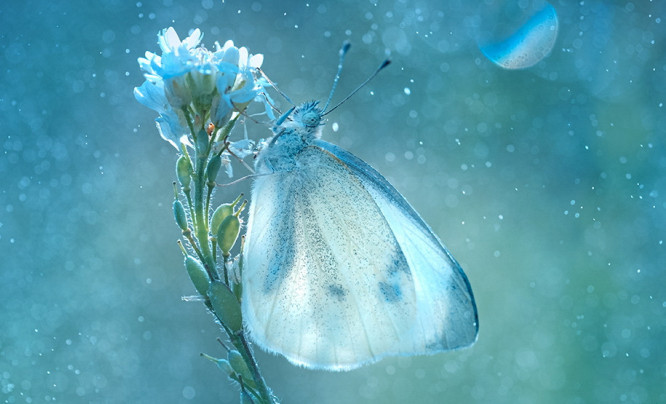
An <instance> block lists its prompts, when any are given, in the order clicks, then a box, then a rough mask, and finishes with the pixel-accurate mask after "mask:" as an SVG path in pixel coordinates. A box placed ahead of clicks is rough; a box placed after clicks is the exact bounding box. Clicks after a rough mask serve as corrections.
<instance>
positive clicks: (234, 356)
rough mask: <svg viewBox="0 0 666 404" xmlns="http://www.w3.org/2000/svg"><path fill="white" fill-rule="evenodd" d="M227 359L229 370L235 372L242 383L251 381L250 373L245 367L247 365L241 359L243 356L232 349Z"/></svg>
mask: <svg viewBox="0 0 666 404" xmlns="http://www.w3.org/2000/svg"><path fill="white" fill-rule="evenodd" d="M228 359H229V364H230V365H231V368H232V369H233V370H234V371H235V372H236V374H238V375H240V376H242V377H243V381H244V382H245V383H247V382H251V381H252V373H250V368H248V367H247V363H245V359H243V355H241V354H240V352H238V351H236V350H233V349H232V350H231V351H229V356H228Z"/></svg>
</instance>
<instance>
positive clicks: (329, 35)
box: [0, 0, 666, 404]
mask: <svg viewBox="0 0 666 404" xmlns="http://www.w3.org/2000/svg"><path fill="white" fill-rule="evenodd" d="M472 3H474V5H473V6H471V5H469V4H472ZM498 4H499V3H498V2H492V1H486V2H482V3H478V4H477V3H476V2H464V1H450V2H444V1H437V2H435V1H430V0H428V1H426V0H421V1H411V0H395V1H374V2H373V1H365V0H362V1H356V0H344V1H333V0H325V1H316V0H313V1H310V2H308V1H305V0H303V1H283V2H272V1H258V0H257V1H240V0H238V1H236V0H232V1H225V2H224V3H222V2H220V1H212V0H203V1H201V2H188V1H183V0H163V1H152V0H146V1H141V2H139V3H137V2H122V1H119V0H115V1H113V0H109V1H89V2H88V1H78V2H74V1H73V2H50V1H26V2H6V4H4V3H3V5H2V6H0V39H1V41H0V139H1V153H0V268H1V271H0V297H1V298H2V309H1V310H0V399H1V400H2V402H6V403H41V402H52V401H57V402H61V403H78V402H81V403H84V402H85V403H106V402H109V403H117V402H137V403H154V402H172V403H177V402H180V403H187V402H206V403H207V402H211V403H212V402H216V403H235V402H238V394H237V390H236V388H234V387H232V386H231V385H230V384H229V383H228V382H227V381H226V380H225V377H224V375H223V374H222V372H221V371H220V370H218V369H217V368H216V367H215V366H214V365H213V364H212V363H210V362H208V361H206V360H204V359H201V358H200V357H199V353H200V352H206V353H209V354H211V355H219V356H221V355H222V350H221V349H220V347H219V345H218V344H217V342H216V341H215V339H216V338H217V337H218V336H220V335H221V334H220V332H219V331H218V329H217V327H216V326H215V324H214V323H213V320H212V317H211V316H210V315H209V314H207V313H206V312H205V310H204V308H203V306H202V305H201V304H199V303H188V302H183V301H182V300H181V296H188V295H192V294H194V289H193V287H192V286H191V284H190V282H189V280H188V278H187V275H186V273H185V271H184V270H183V267H182V257H181V254H180V252H179V250H178V248H177V246H176V243H175V240H176V239H177V238H178V237H179V231H178V228H177V227H176V226H175V224H174V223H173V219H172V214H171V201H172V197H173V193H172V186H171V182H172V181H173V180H174V179H175V175H174V169H173V168H174V163H175V160H176V155H175V153H174V152H175V150H174V149H173V148H172V147H171V146H170V145H169V144H167V143H166V142H164V141H162V140H161V139H160V138H159V136H158V134H157V131H156V129H155V127H154V124H153V119H154V118H155V114H154V113H153V111H150V110H149V109H147V108H145V107H143V106H142V105H140V104H138V103H137V102H136V101H135V100H134V97H133V95H132V89H133V87H135V86H138V85H140V84H141V83H142V81H143V78H142V76H141V73H140V71H139V68H138V65H137V63H136V59H137V57H139V56H141V55H142V54H143V52H145V51H146V50H150V51H157V50H158V47H157V44H156V33H157V32H158V31H159V30H160V29H162V28H165V27H168V26H174V27H175V28H176V29H177V31H178V32H179V33H181V37H182V36H184V34H185V33H186V32H187V31H188V30H189V29H192V28H195V27H199V28H201V30H202V31H203V32H204V43H205V44H207V45H208V46H209V47H211V48H212V45H213V43H214V41H215V40H219V41H221V42H224V41H225V40H226V39H233V40H234V41H235V42H236V44H237V45H244V46H247V47H249V48H250V50H251V51H252V52H254V53H263V54H264V55H265V62H264V65H263V69H264V71H265V72H266V73H267V74H268V75H269V76H270V77H271V78H272V79H273V80H274V81H275V82H277V83H278V85H279V87H280V88H281V89H282V90H283V91H284V92H285V93H287V94H288V95H289V96H290V97H291V98H292V99H293V100H294V101H295V102H302V101H305V100H309V99H312V98H315V99H325V98H326V96H327V94H328V91H329V89H330V85H331V82H332V78H333V75H334V71H335V67H336V65H337V51H338V49H339V47H340V44H341V43H342V42H343V40H350V41H351V42H352V44H353V46H352V48H351V51H350V53H349V54H348V57H347V65H346V68H345V71H344V72H343V77H342V80H341V82H340V86H339V89H338V93H337V97H336V99H341V98H342V97H343V96H344V95H346V94H347V93H349V91H351V89H353V88H354V87H355V86H356V85H357V84H358V83H359V82H361V81H362V80H363V79H364V78H365V77H367V76H368V75H369V74H370V73H371V72H372V71H373V70H374V69H375V68H376V66H378V65H379V63H380V62H381V61H382V60H383V59H384V58H385V57H386V56H387V55H390V57H391V59H392V60H393V64H392V65H391V67H389V68H388V69H386V70H385V71H383V72H382V73H381V74H380V75H379V76H378V77H377V78H376V79H375V80H374V81H373V82H372V83H371V84H370V85H369V86H367V87H366V88H365V89H363V90H362V91H361V92H360V93H358V94H357V95H355V96H354V97H353V98H352V99H351V100H349V101H347V102H346V103H345V104H344V105H343V106H342V107H340V108H339V109H338V110H336V111H335V112H333V113H332V114H331V115H329V116H328V118H329V122H328V125H327V127H326V128H325V129H324V138H325V139H326V140H329V141H331V142H334V143H336V144H339V145H341V146H343V147H345V148H347V149H348V150H350V151H352V152H353V153H354V154H356V155H357V156H359V157H361V158H363V159H364V160H365V161H367V162H368V163H370V164H371V165H373V166H374V167H375V168H377V169H378V170H379V171H380V172H382V173H383V174H384V175H385V176H386V177H387V178H388V179H389V180H390V181H391V182H392V183H393V184H394V185H395V186H396V188H397V189H398V190H399V191H400V192H402V193H403V194H404V195H405V197H406V198H407V199H408V200H409V201H410V202H411V203H412V204H413V205H414V207H415V208H416V209H417V211H419V212H420V213H421V215H422V216H423V217H424V219H425V220H426V221H427V222H428V223H429V224H430V225H431V226H432V228H433V229H434V230H435V232H436V233H437V234H438V235H439V236H440V238H441V239H442V240H443V241H444V243H445V244H446V245H447V246H448V248H449V249H450V250H451V251H452V253H453V254H454V256H455V257H456V258H457V259H458V260H459V261H460V263H461V264H462V266H463V268H464V269H465V271H466V273H467V275H468V276H469V279H470V281H471V284H472V286H473V289H474V293H475V295H476V298H477V304H478V308H479V316H480V334H479V340H478V342H477V343H476V344H475V345H474V346H473V347H471V348H469V349H465V350H461V351H457V352H452V353H445V354H439V355H434V356H430V357H404V358H392V359H386V360H383V361H381V362H379V363H377V364H375V365H372V366H367V367H363V368H361V369H359V370H356V371H352V372H347V373H327V372H322V371H309V370H304V369H301V368H298V367H294V366H292V365H290V364H289V363H288V362H287V361H286V360H284V359H282V358H280V357H276V356H272V355H269V354H265V353H263V352H258V360H259V362H260V365H261V366H262V369H263V371H264V373H265V377H266V379H267V381H268V383H269V385H270V386H271V387H272V388H273V389H274V391H275V392H276V394H277V395H278V396H279V397H280V398H281V399H282V401H283V402H285V403H305V402H308V403H404V402H414V403H417V402H418V403H439V402H446V403H537V402H538V403H572V404H578V403H601V402H604V403H605V402H618V403H619V402H628V403H660V402H662V403H663V402H666V392H665V390H664V387H663V386H664V385H666V344H665V343H664V341H666V331H665V330H666V292H665V291H664V286H665V284H666V275H665V273H664V266H665V265H666V246H665V245H664V238H665V237H666V234H665V231H664V230H665V227H666V200H665V199H664V197H665V196H666V179H665V176H664V175H665V174H666V144H665V140H664V136H665V135H666V130H665V129H664V127H665V126H666V119H665V114H664V111H665V109H666V107H664V105H663V103H664V102H666V97H665V91H666V85H665V84H666V46H665V43H666V42H665V41H666V32H665V28H666V8H665V7H664V6H663V4H662V3H661V2H658V1H655V2H626V1H606V2H603V1H589V0H586V1H585V2H569V1H554V2H553V3H552V5H553V6H554V7H555V9H556V11H557V13H558V16H559V18H560V32H559V36H558V39H557V42H556V44H555V48H554V50H553V52H552V53H551V54H550V56H548V57H547V58H545V59H544V60H543V61H542V62H540V63H539V64H537V65H536V66H534V67H532V68H530V69H527V70H518V71H507V70H502V69H501V68H499V67H497V66H496V65H494V64H493V63H492V62H491V61H489V60H487V59H485V58H484V56H483V54H482V53H481V52H480V51H479V49H478V46H477V43H476V40H477V39H478V38H479V37H484V38H485V37H486V36H487V35H488V32H489V31H491V32H493V31H495V30H497V27H498V26H499V27H500V28H501V27H502V24H503V23H504V18H505V17H506V16H503V15H502V13H501V12H495V11H493V12H488V10H496V8H497V7H498ZM500 6H501V5H500ZM507 21H508V20H507ZM405 88H409V91H408V92H409V93H410V94H409V95H408V94H406V92H405V90H404V89H405ZM275 99H276V100H280V97H279V96H277V95H275ZM280 102H281V105H282V107H283V109H286V105H287V104H286V103H285V102H284V101H282V100H280ZM258 119H259V120H260V121H262V122H260V123H252V122H248V124H247V130H248V133H249V134H250V136H251V137H253V138H255V139H256V138H259V137H266V136H268V135H269V131H268V125H267V124H266V123H265V122H263V121H265V119H263V118H258ZM333 123H336V124H337V125H338V130H337V131H333V130H332V129H331V128H332V127H333ZM236 135H237V136H242V127H239V128H238V131H237V132H236ZM236 172H237V174H238V175H243V174H245V172H244V171H243V169H242V167H240V166H238V167H236ZM248 190H249V184H248V183H247V182H245V183H242V184H240V185H238V186H236V187H233V188H229V189H225V190H224V191H223V192H220V193H218V195H217V197H218V201H226V200H230V199H233V197H235V195H236V194H237V192H240V191H244V192H248Z"/></svg>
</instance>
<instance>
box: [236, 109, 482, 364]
mask: <svg viewBox="0 0 666 404" xmlns="http://www.w3.org/2000/svg"><path fill="white" fill-rule="evenodd" d="M322 114H323V111H322V110H321V109H320V108H319V107H318V104H317V103H316V102H310V103H305V104H303V105H301V106H299V107H298V108H295V109H294V110H293V111H290V112H288V113H287V114H285V115H284V116H283V117H282V118H280V119H278V120H277V122H276V125H275V126H274V128H273V132H274V136H273V138H272V139H271V140H270V141H269V144H268V145H267V146H266V147H265V148H264V149H263V150H262V151H261V152H260V154H259V155H258V156H257V160H256V163H255V165H256V170H257V173H258V174H259V176H257V178H256V180H255V182H254V184H253V189H252V202H251V206H250V215H249V220H248V231H247V237H246V243H245V248H244V266H243V268H244V269H243V301H242V308H243V318H244V319H245V322H246V327H247V329H248V330H249V331H250V334H251V335H252V337H253V339H254V340H255V341H256V342H257V343H258V344H259V345H260V346H261V347H263V348H265V349H267V350H269V351H272V352H277V353H280V354H282V355H284V356H285V357H286V358H287V359H289V360H290V361H291V362H293V363H296V364H299V365H303V366H306V367H313V368H321V369H328V370H348V369H353V368H355V367H358V366H361V365H363V364H365V363H370V362H374V361H377V360H379V359H381V358H382V357H384V356H387V355H400V354H403V355H412V354H431V353H436V352H440V351H445V350H450V349H455V348H460V347H464V346H467V345H470V344H471V343H473V342H474V341H475V339H476V335H477V330H478V323H477V313H476V306H475V303H474V298H473V295H472V291H471V288H470V285H469V282H468V281H467V278H466V277H465V275H464V273H463V272H462V269H461V268H460V266H459V265H458V263H457V262H456V261H455V260H454V259H453V257H451V255H450V254H449V252H448V250H446V248H445V247H444V246H443V245H442V244H441V242H440V241H439V240H438V239H437V237H436V236H435V235H434V234H433V232H432V231H431V230H430V228H429V227H428V226H427V225H426V224H425V223H424V222H423V220H422V219H421V218H420V216H419V215H418V214H417V213H416V212H415V211H414V209H413V208H412V207H411V206H410V205H409V204H408V203H407V202H406V201H405V199H404V198H403V197H402V196H401V195H400V194H399V193H398V192H397V191H396V190H395V189H394V188H393V187H392V186H391V185H390V184H389V183H388V181H386V179H384V177H382V176H381V175H380V174H379V173H378V172H377V171H375V170H374V169H373V168H371V167H370V166H369V165H367V164H366V163H365V162H363V161H362V160H360V159H358V158H357V157H355V156H353V155H352V154H351V153H349V152H347V151H345V150H343V149H341V148H339V147H337V146H335V145H333V144H331V143H328V142H325V141H323V140H321V139H319V137H320V134H321V127H322V125H321V121H322Z"/></svg>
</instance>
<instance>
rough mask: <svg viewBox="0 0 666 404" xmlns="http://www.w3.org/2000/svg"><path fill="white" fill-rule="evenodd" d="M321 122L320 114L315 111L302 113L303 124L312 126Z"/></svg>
mask: <svg viewBox="0 0 666 404" xmlns="http://www.w3.org/2000/svg"><path fill="white" fill-rule="evenodd" d="M320 122H321V114H319V113H317V112H307V113H305V114H303V124H304V125H305V126H308V127H314V126H317V125H319V123H320Z"/></svg>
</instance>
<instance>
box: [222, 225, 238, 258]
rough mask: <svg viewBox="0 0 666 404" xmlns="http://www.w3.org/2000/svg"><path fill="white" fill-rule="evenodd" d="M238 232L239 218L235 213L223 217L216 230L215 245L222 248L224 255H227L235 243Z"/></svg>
mask: <svg viewBox="0 0 666 404" xmlns="http://www.w3.org/2000/svg"><path fill="white" fill-rule="evenodd" d="M238 234H240V220H239V219H238V217H237V216H235V215H230V216H227V217H225V218H224V220H223V221H222V223H220V228H219V229H218V231H217V245H219V246H220V250H222V254H224V256H225V257H228V256H229V251H231V247H233V246H234V244H236V239H238Z"/></svg>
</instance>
